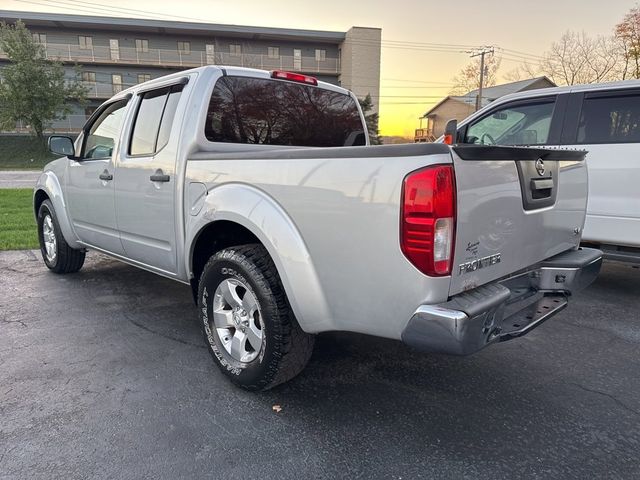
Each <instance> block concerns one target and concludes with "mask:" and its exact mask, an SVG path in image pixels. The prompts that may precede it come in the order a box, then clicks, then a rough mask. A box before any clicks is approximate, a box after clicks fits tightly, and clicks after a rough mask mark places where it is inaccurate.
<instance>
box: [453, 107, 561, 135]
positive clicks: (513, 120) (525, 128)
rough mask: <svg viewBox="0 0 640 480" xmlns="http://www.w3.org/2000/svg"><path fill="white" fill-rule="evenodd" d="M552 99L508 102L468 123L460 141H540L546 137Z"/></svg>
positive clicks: (551, 114)
mask: <svg viewBox="0 0 640 480" xmlns="http://www.w3.org/2000/svg"><path fill="white" fill-rule="evenodd" d="M554 105H555V101H553V100H546V101H545V100H542V101H540V102H539V103H526V104H520V105H517V104H511V105H505V106H504V107H502V108H499V109H497V110H494V111H493V112H491V113H490V114H489V115H487V116H486V117H483V118H481V119H480V120H477V121H476V122H475V123H472V124H471V125H470V126H469V128H468V129H467V134H466V137H465V139H464V143H475V144H480V145H544V144H546V143H547V138H548V137H549V128H550V126H551V117H552V116H553V107H554Z"/></svg>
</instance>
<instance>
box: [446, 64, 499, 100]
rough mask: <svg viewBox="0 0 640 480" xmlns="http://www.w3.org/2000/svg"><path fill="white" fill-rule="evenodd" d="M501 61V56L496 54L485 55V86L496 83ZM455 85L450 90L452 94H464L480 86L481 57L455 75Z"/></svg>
mask: <svg viewBox="0 0 640 480" xmlns="http://www.w3.org/2000/svg"><path fill="white" fill-rule="evenodd" d="M500 62H501V60H500V58H497V57H496V56H495V55H487V56H486V57H485V60H484V83H483V85H484V86H485V87H492V86H494V85H495V84H496V81H497V77H498V75H497V73H498V69H499V68H500ZM453 85H454V87H453V88H452V89H451V92H449V93H450V94H451V95H464V94H466V93H468V92H470V91H471V90H476V89H478V88H480V59H479V58H477V59H474V60H472V61H471V62H470V63H469V64H468V65H467V66H466V67H464V68H463V69H462V70H460V72H459V73H458V75H456V76H455V77H453Z"/></svg>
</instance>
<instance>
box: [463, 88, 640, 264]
mask: <svg viewBox="0 0 640 480" xmlns="http://www.w3.org/2000/svg"><path fill="white" fill-rule="evenodd" d="M457 142H458V143H475V144H485V145H487V144H489V145H492V144H495V145H544V146H548V147H557V148H562V149H565V148H569V149H574V148H577V149H583V150H587V151H588V154H587V166H588V169H589V203H588V207H587V218H586V221H585V225H584V233H583V236H582V239H583V242H584V243H586V244H591V245H597V246H598V247H599V248H601V249H602V250H603V251H604V253H605V257H607V258H610V259H615V260H622V261H631V262H635V263H640V81H638V80H632V81H624V82H613V83H602V84H595V85H574V86H571V87H558V88H546V89H541V90H530V91H527V92H522V93H516V94H512V95H507V96H504V97H502V98H500V99H498V100H496V101H494V102H492V103H491V104H490V105H487V106H486V107H484V108H483V109H481V110H480V111H478V112H476V113H475V114H473V115H471V116H470V117H468V118H467V119H465V120H464V121H462V122H461V123H460V124H459V125H458V135H457Z"/></svg>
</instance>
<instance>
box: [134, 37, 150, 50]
mask: <svg viewBox="0 0 640 480" xmlns="http://www.w3.org/2000/svg"><path fill="white" fill-rule="evenodd" d="M148 51H149V40H147V39H146V38H136V52H144V53H146V52H148Z"/></svg>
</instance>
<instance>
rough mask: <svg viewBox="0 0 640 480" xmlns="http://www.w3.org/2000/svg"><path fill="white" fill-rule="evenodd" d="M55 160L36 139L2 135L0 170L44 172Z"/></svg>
mask: <svg viewBox="0 0 640 480" xmlns="http://www.w3.org/2000/svg"><path fill="white" fill-rule="evenodd" d="M54 158H56V156H55V155H53V154H51V153H50V152H49V151H48V150H47V148H46V147H45V146H44V145H42V144H41V143H40V142H39V141H38V140H36V139H35V138H34V137H31V136H27V135H0V170H30V169H33V170H42V167H43V166H44V165H45V164H46V163H47V162H50V161H51V160H53V159H54Z"/></svg>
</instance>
